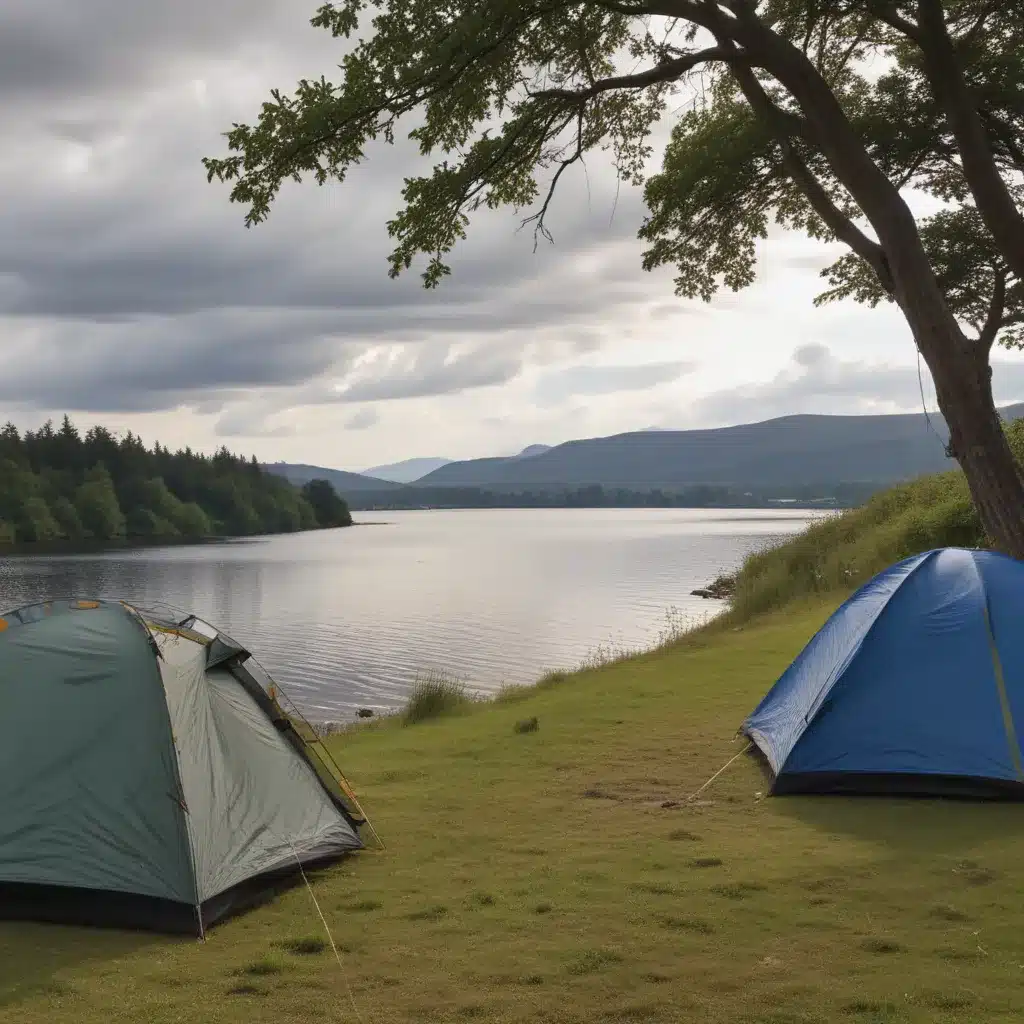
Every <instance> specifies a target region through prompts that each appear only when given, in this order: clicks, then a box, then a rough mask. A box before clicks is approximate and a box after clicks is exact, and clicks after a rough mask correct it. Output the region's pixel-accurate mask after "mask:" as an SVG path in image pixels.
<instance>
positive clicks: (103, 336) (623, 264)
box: [0, 0, 680, 431]
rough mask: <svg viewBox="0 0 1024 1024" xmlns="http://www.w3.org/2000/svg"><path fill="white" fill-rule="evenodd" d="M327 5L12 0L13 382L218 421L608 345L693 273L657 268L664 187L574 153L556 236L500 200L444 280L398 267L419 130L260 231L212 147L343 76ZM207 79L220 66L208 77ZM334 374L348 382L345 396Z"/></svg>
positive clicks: (84, 402)
mask: <svg viewBox="0 0 1024 1024" xmlns="http://www.w3.org/2000/svg"><path fill="white" fill-rule="evenodd" d="M3 2H4V0H0V4H2V3H3ZM314 8H315V3H314V4H311V5H310V7H309V9H308V10H306V9H305V8H304V5H302V4H300V5H298V8H297V7H296V5H295V4H294V3H292V2H291V0H218V2H215V3H211V2H209V0H182V2H180V3H176V4H172V5H169V4H162V5H161V4H152V3H149V4H147V3H140V2H136V0H90V2H89V3H83V2H82V0H13V4H12V0H7V4H6V7H5V8H4V13H3V14H0V85H2V86H3V87H4V89H5V97H6V98H7V100H8V102H7V103H6V104H5V106H4V109H3V110H2V111H0V146H2V147H3V148H2V149H0V152H3V155H4V159H3V160H2V161H0V326H2V328H3V334H2V336H0V369H2V371H3V372H2V375H0V399H2V400H4V401H7V402H9V403H11V404H14V405H18V406H22V407H26V408H33V409H68V410H71V411H86V410H87V411H94V412H102V411H126V412H131V411H150V410H159V409H169V408H175V407H178V406H182V405H184V406H187V407H190V408H194V409H200V408H201V409H203V410H205V411H208V412H212V413H214V414H217V413H220V414H221V422H220V425H219V427H218V429H219V430H222V431H232V430H236V429H242V426H243V425H244V424H243V421H242V420H241V419H239V418H238V417H240V416H241V415H242V414H241V412H239V411H238V410H236V409H235V405H236V404H237V402H238V399H239V396H240V393H248V392H250V391H251V390H252V389H256V390H258V391H260V392H261V394H262V393H263V392H267V393H268V394H269V393H272V394H269V397H266V398H264V397H261V398H259V399H258V400H257V401H258V402H262V403H267V404H266V408H268V409H283V408H285V407H286V405H287V403H288V402H293V403H301V402H302V401H307V400H308V401H309V402H311V403H314V404H316V403H325V402H334V401H339V400H340V401H353V402H354V401H370V400H388V399H399V398H407V397H417V396H427V395H442V394H448V393H452V392H455V391H459V390H465V389H467V388H473V387H486V386H489V385H494V384H501V383H504V382H506V381H508V380H511V379H513V378H514V377H515V376H516V375H517V374H518V373H519V372H520V369H521V367H522V366H523V364H524V361H531V363H532V365H537V364H538V363H543V362H544V361H546V360H547V361H550V358H551V357H550V354H549V351H548V350H546V349H545V348H544V345H542V344H540V343H539V342H540V340H543V339H546V338H548V337H549V336H550V335H553V334H560V335H561V337H562V338H563V339H565V341H566V342H568V343H570V344H572V345H574V346H575V347H576V350H577V351H578V352H592V351H596V350H597V349H599V348H600V347H602V346H603V345H604V344H606V343H607V341H608V339H609V337H613V336H617V335H614V334H612V332H613V331H614V330H615V328H614V326H609V325H612V324H614V322H616V321H618V322H622V321H628V320H634V321H635V320H636V319H637V318H638V316H639V315H640V314H641V313H642V312H643V311H645V310H646V309H647V308H648V307H649V306H650V305H651V303H652V301H654V300H655V299H658V298H661V299H662V301H664V300H667V299H669V297H670V296H671V283H670V279H671V274H670V272H664V273H663V272H657V273H655V274H650V275H645V274H640V273H639V264H640V251H641V245H640V243H639V242H638V241H637V240H636V238H635V234H636V230H637V228H638V227H639V225H640V222H641V219H642V216H643V206H642V199H641V195H640V192H639V190H637V189H629V188H625V187H623V188H622V189H621V191H620V190H619V189H618V188H617V185H616V183H615V180H614V178H613V177H612V176H611V175H610V174H609V173H607V168H602V167H601V166H600V159H601V158H600V157H594V158H593V159H592V160H591V163H590V166H589V168H588V173H587V174H584V173H583V171H582V170H580V171H579V173H575V170H574V172H573V174H570V175H566V176H565V179H564V187H561V188H560V191H559V194H558V196H557V198H556V202H555V204H554V205H553V208H552V217H551V222H550V227H551V230H552V233H553V235H554V238H555V244H554V245H549V244H548V243H546V242H541V244H540V246H539V247H538V249H537V252H536V253H534V252H533V251H532V248H533V240H532V236H531V233H530V231H529V229H526V230H517V223H518V222H517V218H516V216H515V214H513V213H512V212H510V211H508V210H502V211H496V212H492V211H482V213H481V216H479V217H476V218H474V223H473V224H472V225H471V228H470V235H469V240H468V241H467V243H466V244H465V245H464V246H462V247H460V249H459V251H458V252H457V253H455V254H453V257H452V264H453V276H452V277H451V278H450V279H449V280H448V281H446V282H445V283H444V285H443V286H442V287H441V288H440V289H439V290H438V291H437V292H433V293H427V292H424V290H423V289H422V288H421V286H420V282H419V280H418V277H417V275H416V272H415V269H414V270H413V271H412V272H410V273H409V274H407V275H406V276H404V277H403V278H402V279H401V280H399V281H398V282H393V281H390V280H389V279H388V277H387V264H386V260H385V257H386V254H387V251H388V249H389V245H390V243H389V239H388V238H387V232H386V229H385V222H386V221H387V219H388V217H390V216H391V215H392V214H393V212H394V211H395V210H396V209H397V208H398V206H399V205H400V202H401V197H400V193H401V187H402V180H403V178H404V177H405V176H406V175H408V174H415V173H424V172H426V171H427V170H428V169H429V165H430V162H431V161H430V160H429V159H420V158H417V156H416V154H415V152H414V149H415V147H412V146H410V145H407V144H404V143H403V144H399V145H396V146H394V147H387V146H379V147H375V148H374V149H373V150H372V152H371V154H370V160H369V162H368V163H367V164H366V165H365V166H363V167H360V168H358V169H356V171H355V172H354V173H353V174H352V176H351V177H350V179H349V181H348V183H347V184H346V185H345V186H344V187H341V186H329V187H327V188H324V189H318V188H316V186H315V185H314V184H313V183H312V182H306V183H304V184H303V185H302V186H301V187H299V186H295V185H289V186H287V187H286V188H285V189H284V190H283V191H282V195H281V198H280V200H279V202H278V204H277V206H276V208H275V210H274V212H273V214H272V216H271V218H270V220H269V222H268V223H267V224H265V225H261V226H259V227H258V228H255V229H253V230H251V231H247V230H246V229H245V228H244V227H243V226H242V217H243V210H242V208H241V207H238V206H233V205H231V204H229V203H228V198H227V197H228V188H227V187H225V186H222V185H216V184H215V185H208V184H207V183H206V180H205V176H204V173H203V169H202V167H201V164H200V157H201V156H203V155H207V154H211V155H212V154H216V153H218V152H223V149H224V142H223V139H222V133H223V131H224V130H226V129H227V128H228V127H230V124H231V123H232V122H233V121H237V120H252V119H253V118H254V117H255V116H256V115H257V114H258V110H259V103H260V102H261V101H262V100H264V99H265V98H266V96H267V94H268V92H269V89H270V88H271V87H273V86H281V87H282V88H284V89H290V88H291V87H292V86H293V85H294V82H295V81H296V79H297V78H298V77H300V76H301V75H307V76H315V75H316V74H318V73H320V72H321V71H323V72H324V73H326V74H328V75H335V76H336V74H337V71H336V68H335V67H334V65H336V64H337V63H338V61H339V60H340V57H341V54H342V52H343V46H342V44H340V43H339V42H338V41H332V40H331V39H330V38H329V36H328V35H327V33H325V32H322V31H320V30H315V29H313V28H311V27H310V26H309V25H308V24H307V19H308V17H309V16H310V15H311V14H312V13H313V9H314ZM193 81H203V82H205V83H206V90H207V98H206V99H205V100H203V99H202V98H201V97H200V95H199V93H197V92H196V91H195V90H194V89H193V85H192V83H193ZM613 213H614V215H613ZM673 308H680V307H676V306H673ZM438 338H444V339H445V341H446V342H449V343H451V342H454V341H460V342H464V343H465V345H468V346H469V350H468V351H462V349H461V348H459V347H458V346H456V347H454V348H451V349H449V348H446V347H445V346H444V345H441V346H438V345H437V340H438ZM395 342H398V343H403V344H406V345H407V349H406V351H405V355H404V356H403V358H402V359H401V360H399V362H398V363H397V364H395V365H394V366H391V367H389V368H387V371H386V372H380V373H378V372H377V371H379V370H380V367H370V366H367V367H364V368H363V370H360V371H359V373H350V371H352V367H353V363H354V361H355V360H356V359H357V357H358V356H360V355H361V354H365V353H366V352H367V351H371V350H372V349H373V348H374V347H375V346H379V345H382V344H387V343H395ZM416 346H420V347H421V348H422V349H423V351H422V354H417V352H416V351H415V348H416ZM449 351H450V353H451V356H452V358H451V359H448V360H446V359H445V358H443V357H441V356H440V355H439V353H442V352H449ZM347 373H348V374H349V377H347V378H346V377H345V375H346V374H347ZM375 373H376V374H377V375H376V376H374V374H375ZM326 377H332V378H337V377H341V378H343V379H345V381H346V383H347V385H348V386H347V387H346V388H345V389H344V390H343V392H342V393H341V394H340V395H338V394H336V393H335V392H333V391H332V389H331V388H329V387H328V386H327V384H326V382H325V380H324V379H323V378H326ZM587 393H591V392H587ZM247 400H248V401H250V402H251V401H252V396H251V395H248V396H247ZM262 407H263V406H261V408H262ZM225 409H226V410H227V411H226V412H225V411H224V410H225ZM251 427H252V428H256V427H258V423H254V424H252V425H251ZM245 429H246V430H248V429H250V426H246V427H245ZM268 429H277V428H268Z"/></svg>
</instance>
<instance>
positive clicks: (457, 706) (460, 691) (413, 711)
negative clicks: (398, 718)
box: [402, 672, 473, 725]
mask: <svg viewBox="0 0 1024 1024" xmlns="http://www.w3.org/2000/svg"><path fill="white" fill-rule="evenodd" d="M472 703H473V697H472V695H471V694H470V693H469V691H468V690H467V689H466V684H465V683H464V682H462V680H460V679H456V678H454V677H453V676H449V675H446V674H445V673H443V672H429V673H428V674H427V675H425V676H423V677H422V678H419V679H417V680H416V682H415V683H414V684H413V688H412V692H411V693H410V694H409V699H408V701H407V702H406V705H405V710H404V711H403V712H402V723H403V724H404V725H415V724H416V723H417V722H425V721H427V720H428V719H431V718H440V717H441V716H443V715H450V714H452V713H453V712H456V711H463V710H465V709H466V708H467V707H469V706H470V705H471V704H472Z"/></svg>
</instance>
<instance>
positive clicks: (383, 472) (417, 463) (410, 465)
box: [359, 457, 452, 484]
mask: <svg viewBox="0 0 1024 1024" xmlns="http://www.w3.org/2000/svg"><path fill="white" fill-rule="evenodd" d="M451 461H452V460H451V459H444V458H440V457H437V458H421V459H404V460H403V461H402V462H389V463H388V464H387V465H384V466H371V467H370V468H369V469H364V470H363V471H362V472H361V473H360V474H359V475H360V476H372V477H375V478H376V479H378V480H390V481H391V482H392V483H396V484H411V483H412V482H413V481H414V480H419V479H420V477H423V476H426V475H427V474H428V473H433V471H434V470H435V469H440V468H441V467H442V466H447V465H448V463H449V462H451Z"/></svg>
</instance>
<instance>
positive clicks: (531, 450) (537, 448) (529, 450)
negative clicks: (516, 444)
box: [512, 444, 551, 459]
mask: <svg viewBox="0 0 1024 1024" xmlns="http://www.w3.org/2000/svg"><path fill="white" fill-rule="evenodd" d="M549 451H551V445H549V444H531V445H527V446H526V447H525V448H524V449H523V450H522V451H521V452H520V453H519V454H518V455H513V456H512V458H513V459H532V458H533V457H534V456H535V455H543V454H544V453H545V452H549Z"/></svg>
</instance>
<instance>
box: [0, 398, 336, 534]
mask: <svg viewBox="0 0 1024 1024" xmlns="http://www.w3.org/2000/svg"><path fill="white" fill-rule="evenodd" d="M310 495H312V499H313V500H310ZM351 522H352V517H351V515H350V513H349V510H348V506H347V505H346V504H345V502H344V500H343V499H342V498H340V497H339V496H338V495H337V494H335V493H334V490H333V488H332V487H331V485H330V484H329V483H327V482H326V481H323V480H317V481H312V482H311V483H310V484H307V485H306V487H305V488H304V489H302V490H300V489H298V488H296V487H294V486H293V485H292V484H290V483H289V482H288V481H287V480H285V479H284V478H283V477H279V476H276V475H274V474H272V473H269V472H267V471H266V470H264V469H263V468H262V467H261V466H260V465H259V463H257V461H256V458H255V456H253V457H252V458H251V459H248V460H247V459H244V458H242V457H240V456H237V455H232V454H231V453H230V452H229V451H228V450H227V449H226V448H221V449H220V450H219V451H218V452H217V453H216V454H214V455H212V456H206V455H202V454H199V453H196V452H193V451H192V450H191V449H189V448H185V449H183V450H181V451H177V452H171V451H170V450H168V449H167V448H165V447H162V446H161V445H160V444H159V443H158V444H155V445H154V446H153V447H152V449H150V448H147V447H146V446H145V445H144V444H143V442H142V441H141V439H140V438H138V437H137V436H135V435H134V434H132V433H130V432H129V433H127V434H125V435H124V436H123V437H120V438H118V437H116V436H115V435H114V434H112V433H111V432H110V431H108V430H106V429H105V428H103V427H93V428H91V429H90V430H89V431H87V432H86V433H85V434H84V436H83V435H82V434H81V433H80V432H79V431H78V429H77V428H76V427H75V425H74V424H73V423H72V422H71V420H70V419H69V418H68V417H67V416H65V417H64V420H63V422H62V423H61V425H60V427H58V428H54V425H53V424H52V423H51V422H47V423H45V424H43V426H42V427H40V428H39V429H38V430H35V431H26V432H25V433H24V434H22V433H20V432H19V431H18V429H17V428H16V427H15V426H14V425H13V424H10V423H9V424H7V426H6V427H4V428H3V429H2V430H0V543H7V544H11V543H23V544H31V543H39V542H48V541H62V540H63V541H85V540H92V541H98V542H110V541H118V540H122V539H131V538H134V539H146V540H172V539H190V540H198V539H204V538H209V537H217V536H248V535H252V534H263V533H285V532H290V531H294V530H308V529H317V528H322V527H334V526H349V525H351Z"/></svg>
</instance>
